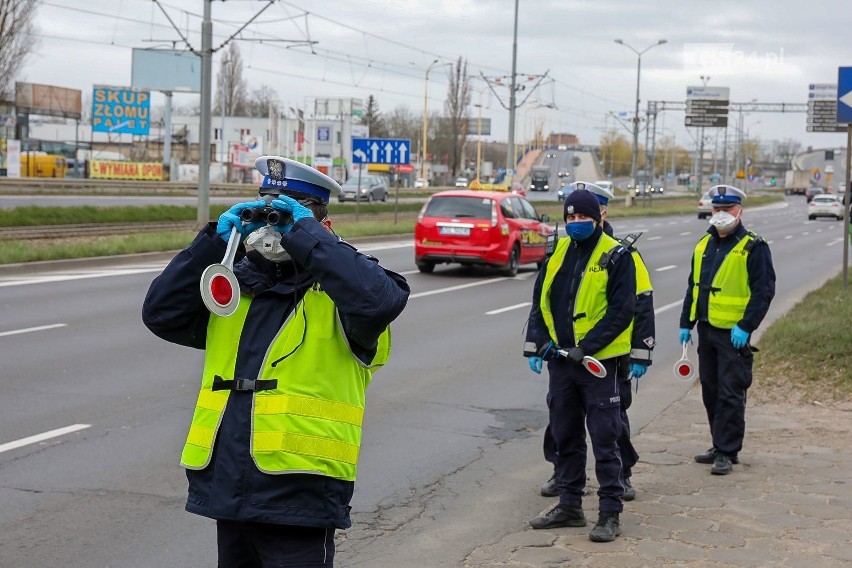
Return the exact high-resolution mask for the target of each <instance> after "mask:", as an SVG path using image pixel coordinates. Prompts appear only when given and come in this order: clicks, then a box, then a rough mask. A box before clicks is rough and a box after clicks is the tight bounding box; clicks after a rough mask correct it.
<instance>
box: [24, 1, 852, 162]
mask: <svg viewBox="0 0 852 568" xmlns="http://www.w3.org/2000/svg"><path fill="white" fill-rule="evenodd" d="M267 4H268V2H266V1H264V0H228V1H225V2H213V3H212V8H211V10H212V19H213V35H214V40H213V45H214V47H218V46H220V45H221V44H222V43H223V42H224V41H225V40H226V39H227V38H228V37H229V36H231V35H232V34H233V33H234V32H236V31H237V29H238V28H239V27H241V26H242V25H243V24H245V23H246V22H247V21H248V20H250V19H251V18H252V17H253V16H254V15H255V14H256V13H257V12H259V11H260V10H261V9H263V8H264V7H265V6H267ZM158 6H162V8H163V10H165V12H166V13H167V14H168V17H169V18H170V19H171V20H172V21H173V22H174V23H175V24H176V25H177V26H178V27H179V28H180V30H181V33H182V34H183V35H184V36H185V37H186V38H187V39H188V41H189V43H190V44H191V45H192V47H193V48H195V49H200V46H201V39H200V27H201V24H200V22H201V15H202V14H203V8H204V2H203V0H163V1H162V2H159V4H157V3H155V2H152V1H151V0H87V1H86V2H80V1H79V0H47V1H42V2H40V7H39V9H38V15H37V18H36V23H37V26H38V29H39V36H40V40H39V43H38V45H37V47H36V50H35V52H34V54H33V56H32V57H31V58H30V59H29V60H28V62H27V65H26V66H25V67H24V69H23V72H22V73H21V77H19V80H23V81H28V82H34V83H45V84H52V85H59V86H62V87H68V88H74V89H80V90H82V91H83V98H84V100H86V101H88V100H91V90H92V86H93V85H114V86H129V85H130V79H131V49H132V48H134V47H135V48H152V47H171V46H172V43H171V42H172V41H176V42H177V44H176V46H177V48H179V49H181V48H184V47H185V45H184V44H183V41H182V40H181V37H180V34H179V33H178V32H177V31H175V29H174V28H173V27H172V25H171V24H170V23H169V19H168V18H167V17H166V16H165V15H164V13H163V11H162V10H161V9H160V8H159V7H158ZM513 21H514V1H513V0H405V1H380V0H358V1H345V2H344V1H340V0H313V1H308V0H288V1H280V2H275V3H274V4H272V5H271V6H269V8H267V9H266V10H265V11H264V12H263V13H262V14H261V15H260V16H259V17H258V18H257V19H256V20H255V21H254V22H253V23H252V24H250V25H249V26H248V27H246V28H245V30H243V33H242V36H241V37H242V38H245V40H261V39H263V40H267V41H265V42H263V43H260V42H258V41H240V40H237V41H240V46H239V47H240V51H241V53H242V57H243V59H244V61H245V63H246V66H247V69H246V70H245V74H244V76H245V78H246V80H247V82H248V85H249V88H257V87H260V86H261V85H267V86H269V87H272V88H273V89H275V90H276V91H277V92H278V95H279V97H280V100H281V101H282V103H284V106H285V107H291V106H292V107H297V106H298V107H303V108H304V107H306V106H310V104H312V103H311V102H310V101H312V100H313V99H314V98H317V97H346V98H348V97H356V98H363V99H366V97H367V96H368V95H370V94H372V95H374V96H375V98H376V100H377V102H378V104H379V107H380V110H382V111H383V112H390V111H391V110H392V109H394V108H395V107H397V106H400V105H404V106H407V107H409V108H410V109H411V110H412V111H413V112H414V113H415V114H417V115H419V114H420V113H422V111H423V98H424V86H425V71H426V68H427V67H428V65H429V64H430V63H432V61H434V60H435V59H439V60H440V61H444V62H451V61H452V62H454V61H456V60H457V59H458V58H459V57H463V58H465V59H466V60H467V61H468V72H469V74H470V75H471V76H475V77H479V76H480V74H484V75H486V76H488V77H492V78H493V77H498V76H503V77H505V78H506V79H505V80H504V84H505V83H507V82H508V76H509V75H510V72H511V67H512V39H513ZM850 23H852V4H850V1H849V0H810V1H807V2H805V1H801V0H795V1H794V0H740V1H738V2H734V1H722V0H700V1H699V0H648V1H644V2H641V1H637V0H520V12H519V19H518V37H517V41H518V63H517V69H518V73H519V84H521V85H523V86H524V87H525V90H524V91H521V92H520V93H519V102H520V101H521V100H523V99H524V98H525V97H527V94H528V93H530V90H531V89H532V87H533V85H534V84H535V77H537V76H540V75H542V74H544V73H547V76H548V79H547V80H545V81H544V82H543V83H542V84H541V85H540V86H539V88H538V89H537V90H535V91H534V92H533V93H532V95H531V96H530V97H529V99H528V100H527V101H526V104H525V105H524V106H523V107H522V108H521V109H519V111H518V113H519V114H518V119H517V122H518V124H517V133H518V135H517V139H522V138H523V137H524V134H525V131H526V133H528V134H530V133H531V132H532V124H533V123H534V122H535V121H545V124H546V126H545V132H548V131H563V132H572V133H576V134H577V135H578V136H579V137H580V140H581V142H584V143H591V144H594V143H597V142H598V140H599V138H600V134H601V132H602V131H603V129H606V128H617V129H619V130H621V131H622V132H624V133H625V134H628V132H627V131H626V130H625V129H624V127H622V126H620V125H618V124H617V122H616V120H615V119H614V118H612V117H611V116H610V113H615V114H618V113H627V114H628V115H629V116H632V113H633V109H634V101H635V99H634V95H635V90H636V67H637V56H636V54H635V53H634V52H633V51H631V50H630V49H628V48H627V47H625V46H623V45H617V44H616V43H615V42H614V40H615V39H616V38H620V39H622V40H623V41H624V42H625V43H628V44H630V45H631V46H633V47H634V48H635V49H636V50H640V51H641V50H643V49H645V48H646V47H648V46H650V45H652V44H655V43H656V42H657V41H658V40H659V39H666V40H667V43H666V44H664V45H660V46H656V47H653V48H652V49H650V50H649V51H647V52H646V53H645V54H644V55H643V56H642V73H641V99H642V105H641V108H642V109H644V108H645V102H646V101H648V100H660V101H683V100H685V97H686V87H687V86H688V85H700V84H701V79H700V76H701V75H702V74H703V75H705V76H709V77H710V81H709V86H718V87H729V88H730V97H731V100H732V101H734V102H749V101H752V100H753V99H756V100H757V101H759V102H767V103H780V102H785V103H805V102H807V98H808V86H809V84H810V83H836V81H837V68H838V67H839V66H852V31H850ZM273 39H278V40H308V39H309V40H310V41H313V42H316V43H315V44H313V48H311V47H308V46H305V45H290V44H288V43H286V42H281V41H278V42H273V41H269V40H273ZM288 46H289V47H288ZM312 49H313V53H312V51H311V50H312ZM224 51H225V50H224V49H222V50H220V51H217V52H216V53H215V54H214V64H213V69H214V76H215V73H216V69H217V68H218V61H219V58H220V57H221V56H222V54H223V53H224ZM448 69H449V67H440V68H435V69H433V71H432V72H431V75H430V77H429V84H428V88H429V109H430V111H432V110H436V109H439V108H440V107H441V106H442V105H443V101H444V98H445V95H446V89H447V82H448V81H447V76H446V73H447V70H448ZM529 78H533V79H532V80H530V79H529ZM472 86H473V88H474V90H475V91H474V95H473V99H474V100H473V102H476V101H477V99H478V98H479V96H480V95H479V94H478V90H483V91H484V94H483V95H482V97H483V99H482V100H483V104H484V105H485V109H484V111H483V116H484V117H490V118H491V119H492V134H493V136H492V138H493V139H497V140H506V139H507V137H508V111H507V110H505V108H504V107H503V106H502V105H501V101H502V102H503V103H504V104H508V88H506V87H497V88H496V93H497V94H496V95H494V94H491V93H489V91H488V89H487V87H485V82H484V81H482V80H477V81H475V82H473V84H472ZM176 98H177V100H176V102H178V103H189V102H192V101H194V100H198V96H197V95H179V96H178V97H176ZM153 101H154V104H155V105H158V104H162V101H163V98H162V97H161V96H160V95H159V94H157V95H155V96H154V98H153ZM548 104H552V105H555V107H556V109H555V110H547V109H542V108H541V106H542V105H548ZM475 112H476V111H475V109H472V111H471V114H472V116H476V114H475ZM683 123H684V115H683V113H682V112H674V111H672V112H667V113H663V114H662V115H661V116H660V118H659V119H658V128H659V129H661V130H662V128H663V127H664V128H665V129H666V130H665V134H666V135H674V136H675V137H676V139H677V142H678V143H679V144H682V145H690V144H691V143H692V142H691V139H692V138H691V137H692V136H694V135H695V130H694V129H689V130H687V129H686V128H685V127H684V126H683ZM735 124H736V119H735V117H732V120H731V125H732V126H733V125H735ZM744 125H745V128H746V129H747V130H748V132H749V135H750V136H751V137H755V136H758V137H760V138H761V139H762V140H771V139H781V138H794V139H797V140H800V141H802V143H803V144H804V145H813V146H815V147H839V146H843V145H845V135H843V134H809V133H807V131H806V116H805V115H804V114H784V115H782V114H767V113H753V114H750V115H748V116H747V117H746V118H745V119H744ZM728 130H729V135H731V136H732V135H733V128H731V127H729V129H728ZM658 132H659V131H658ZM707 134H708V136H710V137H711V138H712V137H714V136H715V135H716V130H715V129H708V130H707ZM722 135H723V131H722V130H721V129H719V137H721V136H722ZM628 136H629V134H628ZM711 143H712V142H711Z"/></svg>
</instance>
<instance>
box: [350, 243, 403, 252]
mask: <svg viewBox="0 0 852 568" xmlns="http://www.w3.org/2000/svg"><path fill="white" fill-rule="evenodd" d="M413 246H414V241H394V242H392V243H374V244H370V245H364V246H360V247H355V248H357V249H358V250H359V251H362V252H364V251H367V252H369V251H371V250H388V249H395V248H406V247H413Z"/></svg>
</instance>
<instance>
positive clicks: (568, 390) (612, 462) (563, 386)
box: [547, 358, 624, 513]
mask: <svg viewBox="0 0 852 568" xmlns="http://www.w3.org/2000/svg"><path fill="white" fill-rule="evenodd" d="M601 363H603V365H604V367H606V371H607V376H606V377H605V378H603V379H599V378H597V377H595V376H593V375H592V374H591V373H589V372H588V371H587V370H586V369H585V368H584V367H583V366H582V365H580V364H578V363H574V362H572V361H570V360H568V359H564V358H559V359H553V360H551V361H548V363H547V369H548V371H549V373H550V382H549V395H550V396H549V404H548V407H549V410H550V428H551V431H552V433H553V439H554V440H555V442H556V447H557V448H558V449H559V451H558V453H557V458H556V479H557V480H558V484H559V504H560V505H564V506H568V507H573V508H576V507H581V506H582V499H583V489H584V488H585V486H586V428H588V432H589V438H590V439H591V441H592V453H593V454H594V456H595V475H596V476H597V479H598V484H599V485H600V489H599V490H598V498H599V506H598V507H599V510H600V511H602V512H618V513H620V512H621V510H622V503H621V497H622V495H624V485H622V482H621V479H622V477H621V453H620V451H619V449H618V438H619V436H620V435H621V397H620V396H619V388H618V381H617V380H616V378H615V367H616V365H615V359H607V360H604V361H601Z"/></svg>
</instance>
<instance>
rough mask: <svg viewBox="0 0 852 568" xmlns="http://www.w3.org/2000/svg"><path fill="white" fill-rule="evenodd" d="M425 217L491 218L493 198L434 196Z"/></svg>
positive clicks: (427, 207)
mask: <svg viewBox="0 0 852 568" xmlns="http://www.w3.org/2000/svg"><path fill="white" fill-rule="evenodd" d="M424 216H425V217H472V218H474V219H491V200H490V199H484V198H482V197H437V196H436V197H433V198H432V200H431V201H429V205H428V206H426V211H425V212H424Z"/></svg>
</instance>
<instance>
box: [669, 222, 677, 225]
mask: <svg viewBox="0 0 852 568" xmlns="http://www.w3.org/2000/svg"><path fill="white" fill-rule="evenodd" d="M677 223H678V222H677V221H669V225H677Z"/></svg>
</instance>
